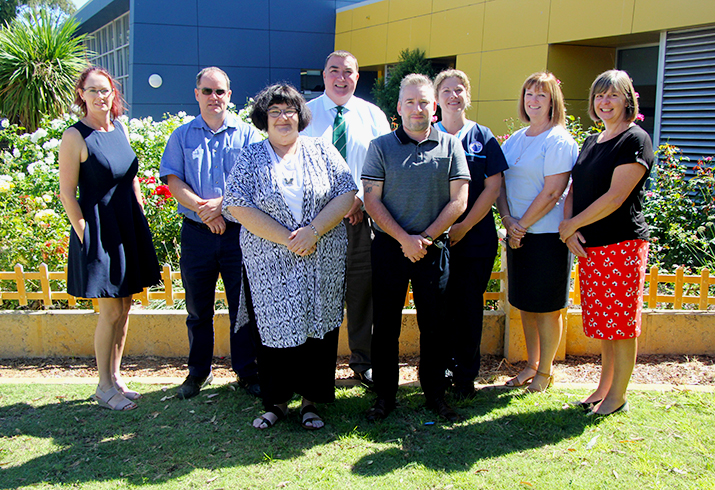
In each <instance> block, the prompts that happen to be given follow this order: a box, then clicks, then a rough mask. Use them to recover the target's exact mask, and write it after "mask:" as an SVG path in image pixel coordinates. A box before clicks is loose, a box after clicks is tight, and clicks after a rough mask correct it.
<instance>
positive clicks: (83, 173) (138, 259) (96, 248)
mask: <svg viewBox="0 0 715 490" xmlns="http://www.w3.org/2000/svg"><path fill="white" fill-rule="evenodd" d="M72 127H73V128H75V129H77V131H79V132H80V134H81V135H82V137H83V138H84V141H85V143H86V145H87V151H88V152H89V156H88V158H87V160H86V161H84V162H82V163H80V169H79V181H78V186H79V206H80V208H81V209H82V214H83V216H84V219H85V221H86V223H87V224H86V226H85V229H84V238H83V243H80V240H79V237H78V236H77V233H76V232H75V231H74V228H72V229H71V230H70V248H69V263H68V267H67V269H68V270H67V292H68V293H69V294H71V295H72V296H78V297H82V298H123V297H127V296H130V295H132V294H135V293H139V292H141V291H142V290H143V289H144V288H145V287H149V286H152V285H154V284H158V283H159V282H160V281H161V276H160V273H159V262H158V260H157V258H156V252H155V251H154V245H153V243H152V239H151V232H150V231H149V224H148V223H147V220H146V217H145V216H144V213H143V212H142V209H141V206H140V205H139V202H138V201H137V198H136V194H135V193H134V188H133V186H132V183H133V180H134V176H135V175H136V174H137V170H138V168H139V162H138V160H137V157H136V154H135V153H134V150H132V147H131V146H130V145H129V141H128V140H127V136H126V133H125V132H124V127H123V126H122V125H121V123H120V122H119V121H116V120H115V121H114V130H113V131H109V132H102V131H95V130H94V129H92V128H90V127H88V126H87V125H85V124H83V123H82V122H77V123H76V124H74V125H73V126H72Z"/></svg>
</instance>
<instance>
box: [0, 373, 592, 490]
mask: <svg viewBox="0 0 715 490" xmlns="http://www.w3.org/2000/svg"><path fill="white" fill-rule="evenodd" d="M47 389H48V391H49V390H51V389H52V388H50V387H49V386H48V387H47ZM62 389H63V390H71V389H74V390H75V392H76V393H85V392H86V391H89V389H88V388H87V387H84V386H78V387H77V386H76V387H73V388H69V387H67V386H63V387H62ZM85 390H86V391H85ZM49 392H50V393H51V394H50V395H48V399H53V398H55V396H54V395H55V394H56V392H51V391H49ZM174 392H175V389H173V388H172V389H169V390H167V391H166V392H164V391H162V390H156V391H153V392H148V393H145V394H144V397H143V398H142V399H141V400H140V401H139V408H137V409H136V410H132V411H128V412H125V413H117V412H111V411H109V410H104V409H100V408H98V407H96V406H95V404H94V403H93V402H91V401H89V400H68V401H60V402H59V403H54V400H53V402H51V403H48V404H44V405H43V404H40V403H42V402H38V406H34V405H33V404H30V403H18V404H14V405H9V406H4V407H2V408H0V422H2V424H1V425H0V437H2V438H3V441H4V442H3V445H4V446H5V447H9V448H10V451H15V452H17V453H18V458H19V459H20V460H21V461H24V462H21V463H17V464H15V465H13V466H10V467H8V466H7V463H5V464H6V466H5V467H4V469H0V489H9V488H16V487H18V486H27V485H34V484H38V483H42V482H44V483H48V484H68V483H75V484H82V483H85V482H102V481H112V480H122V481H125V482H126V483H128V484H132V485H148V484H154V485H156V484H160V483H162V482H167V481H171V480H173V479H177V478H180V477H182V476H184V475H187V474H189V473H191V472H193V471H195V470H196V469H207V470H216V469H221V468H235V467H241V466H246V467H247V466H252V465H260V464H265V463H267V462H269V461H270V460H272V459H274V458H275V459H281V460H290V459H294V458H300V457H301V456H303V455H304V454H305V452H306V451H307V450H309V449H312V448H315V447H320V446H323V445H330V444H332V443H334V442H335V441H338V440H340V439H342V438H350V437H355V435H356V434H358V438H359V439H360V440H364V441H365V444H366V445H368V444H369V445H373V444H374V443H391V444H395V443H397V446H398V447H392V448H388V449H385V450H381V451H378V452H373V453H372V454H370V455H369V456H365V457H362V458H360V459H357V460H353V461H347V460H346V461H345V463H347V464H349V465H351V466H352V472H353V474H355V475H357V476H374V475H381V474H386V473H389V472H391V471H394V470H395V469H398V468H401V467H405V466H408V465H414V464H419V465H423V466H425V467H427V468H433V469H439V470H444V471H464V470H465V466H471V465H473V464H474V463H475V462H477V461H479V460H480V459H483V458H493V457H497V456H499V455H502V454H507V453H511V452H515V451H523V450H526V449H531V448H534V447H538V446H543V445H546V444H552V443H555V442H558V441H560V440H561V439H564V438H570V437H573V436H575V435H578V434H580V433H582V432H583V430H584V428H585V427H586V426H587V425H588V422H587V421H586V420H585V419H584V417H581V416H576V415H575V414H574V411H572V410H560V409H552V408H546V409H537V410H534V409H533V408H532V409H529V410H528V411H526V413H518V414H517V413H513V407H511V408H510V407H509V405H510V404H512V403H513V402H514V401H515V397H518V396H519V395H514V394H512V393H509V392H503V391H496V390H489V391H482V392H480V393H479V394H478V396H477V397H476V398H475V399H474V400H471V401H469V402H466V403H461V404H458V405H457V409H458V411H459V412H460V414H462V415H463V416H464V418H465V421H464V422H462V423H460V424H456V425H454V426H450V425H443V424H441V423H440V422H438V421H437V420H436V416H435V415H434V414H433V413H432V412H429V411H427V410H426V409H424V408H423V406H422V404H423V397H422V395H421V394H420V393H419V392H417V391H416V390H415V389H407V390H405V389H401V390H400V393H399V397H400V399H399V402H398V409H397V410H396V411H395V412H393V413H392V414H391V415H390V417H388V419H387V420H385V421H383V422H381V423H377V424H373V423H369V422H367V421H366V420H365V417H364V412H365V411H366V410H367V409H368V408H369V407H370V406H371V404H372V401H373V397H372V396H362V395H363V391H362V389H361V388H355V389H352V390H351V389H340V390H338V392H337V400H336V402H335V403H333V404H331V405H327V406H323V407H319V409H320V411H321V414H322V415H323V417H324V418H325V420H326V423H327V425H326V428H325V429H324V430H320V431H311V432H308V431H305V430H304V429H302V428H301V426H300V423H299V416H298V410H297V408H296V406H297V402H294V404H293V405H292V410H291V413H290V414H289V415H288V417H287V418H286V419H285V420H282V421H280V423H279V424H277V425H276V427H274V428H272V429H269V430H266V431H256V430H255V429H253V428H252V427H251V421H252V420H253V419H254V418H255V417H256V416H257V415H259V414H260V413H261V411H262V410H261V404H260V402H259V401H257V400H256V399H253V398H251V397H249V396H248V395H246V394H245V393H243V392H242V391H233V390H232V389H231V388H230V387H228V386H223V387H217V388H212V389H205V390H203V391H202V392H201V395H200V396H198V397H196V398H194V399H191V400H184V401H182V400H178V399H176V398H170V399H165V400H163V401H162V399H163V398H164V397H166V396H170V395H172V394H173V393H174ZM71 397H72V395H71V394H70V395H68V398H71ZM75 398H76V396H75ZM34 401H36V400H34ZM43 401H44V400H43ZM552 403H553V401H552ZM510 410H511V412H512V413H509V412H510ZM504 412H507V413H504ZM432 421H434V422H436V423H435V424H434V425H429V424H428V425H425V423H428V422H432ZM16 436H30V437H34V438H38V439H40V440H42V441H35V442H33V441H32V440H30V442H29V443H27V441H20V442H17V444H18V445H21V446H22V447H20V448H14V443H13V439H14V438H15V437H16ZM48 443H51V444H52V445H53V447H49V448H48V447H46V446H47V445H48ZM33 444H36V445H37V448H36V449H34V451H35V453H36V454H40V453H41V455H40V456H37V457H34V458H32V457H31V456H30V458H31V459H28V456H27V455H28V454H29V455H32V454H33V449H32V448H29V447H27V446H29V445H33ZM13 448H14V449H13ZM19 453H22V454H19ZM2 457H3V459H4V460H5V461H8V455H7V454H5V455H3V456H2Z"/></svg>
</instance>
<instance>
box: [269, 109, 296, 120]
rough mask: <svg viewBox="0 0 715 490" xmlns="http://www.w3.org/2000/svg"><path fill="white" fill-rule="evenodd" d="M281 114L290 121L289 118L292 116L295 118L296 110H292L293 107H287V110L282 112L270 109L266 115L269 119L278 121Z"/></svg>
mask: <svg viewBox="0 0 715 490" xmlns="http://www.w3.org/2000/svg"><path fill="white" fill-rule="evenodd" d="M281 114H285V116H286V117H287V118H289V119H290V118H291V117H293V116H295V115H296V114H298V110H297V109H294V108H293V107H289V108H288V109H284V110H281V109H270V110H269V111H268V115H269V116H270V117H272V118H273V119H278V118H279V117H281Z"/></svg>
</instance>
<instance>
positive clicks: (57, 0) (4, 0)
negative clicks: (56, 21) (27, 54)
mask: <svg viewBox="0 0 715 490" xmlns="http://www.w3.org/2000/svg"><path fill="white" fill-rule="evenodd" d="M42 8H49V9H51V10H58V11H60V12H62V13H64V14H65V15H68V16H69V15H72V14H73V13H74V11H75V8H74V4H73V3H72V1H71V0H27V1H24V2H23V1H21V0H0V26H2V25H5V24H9V23H10V21H12V20H13V19H14V18H15V17H17V15H18V14H19V13H20V12H22V11H23V9H30V10H31V9H42Z"/></svg>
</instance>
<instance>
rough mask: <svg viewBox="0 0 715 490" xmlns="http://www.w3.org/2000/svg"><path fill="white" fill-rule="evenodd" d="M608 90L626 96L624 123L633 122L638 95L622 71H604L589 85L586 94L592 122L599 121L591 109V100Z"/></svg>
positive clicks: (629, 78) (636, 110) (629, 79)
mask: <svg viewBox="0 0 715 490" xmlns="http://www.w3.org/2000/svg"><path fill="white" fill-rule="evenodd" d="M609 89H613V90H615V91H616V92H620V93H622V94H623V95H625V96H626V121H628V122H629V123H632V122H633V121H635V120H636V117H637V116H638V94H637V93H636V89H635V88H633V81H632V80H631V77H629V76H628V73H626V72H625V71H623V70H608V71H604V72H603V73H601V74H600V75H598V76H597V77H596V79H595V80H594V81H593V83H592V84H591V90H589V92H588V115H589V116H590V117H591V119H593V120H594V121H600V120H601V118H600V117H598V115H596V110H595V109H594V108H593V100H594V99H595V98H596V96H597V95H599V94H605V93H606V92H608V90H609Z"/></svg>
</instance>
